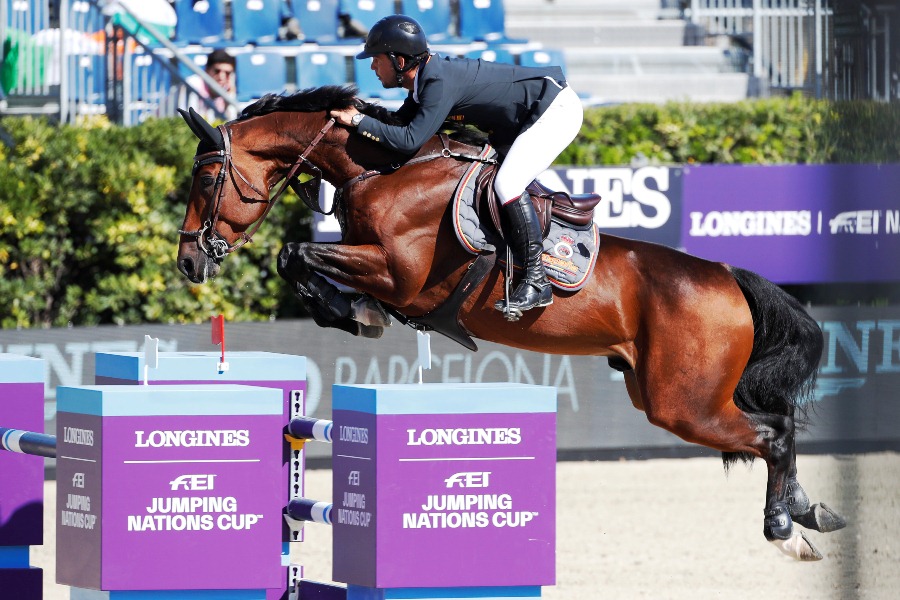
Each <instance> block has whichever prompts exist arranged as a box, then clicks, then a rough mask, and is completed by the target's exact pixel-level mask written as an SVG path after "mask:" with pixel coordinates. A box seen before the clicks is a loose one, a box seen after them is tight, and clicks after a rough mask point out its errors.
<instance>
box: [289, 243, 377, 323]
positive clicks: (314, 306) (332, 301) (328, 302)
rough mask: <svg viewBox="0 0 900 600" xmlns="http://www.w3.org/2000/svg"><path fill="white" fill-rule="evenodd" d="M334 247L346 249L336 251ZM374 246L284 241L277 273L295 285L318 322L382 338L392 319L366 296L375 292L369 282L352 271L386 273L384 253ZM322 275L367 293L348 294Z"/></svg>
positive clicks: (298, 293) (375, 302) (374, 301)
mask: <svg viewBox="0 0 900 600" xmlns="http://www.w3.org/2000/svg"><path fill="white" fill-rule="evenodd" d="M335 248H341V249H343V250H344V251H342V252H334V249H335ZM371 248H372V247H370V246H369V247H365V246H338V245H336V244H310V243H293V242H291V243H288V244H285V246H284V247H283V248H282V249H281V253H280V254H279V256H278V273H279V275H281V277H282V278H283V279H285V280H287V281H288V282H289V283H291V284H293V285H294V286H295V291H296V293H297V295H298V296H300V298H301V299H303V300H304V302H305V303H306V305H307V307H308V308H309V309H310V312H311V313H312V314H313V318H314V319H315V320H316V322H317V323H318V324H319V325H321V326H324V327H328V326H331V327H338V328H340V329H344V330H345V331H349V332H350V333H352V334H354V335H362V336H365V337H380V336H381V332H382V330H383V328H384V327H388V326H390V324H391V319H390V317H389V316H388V315H387V313H386V312H385V311H384V309H383V308H382V307H381V305H380V304H379V303H378V302H377V301H376V300H374V299H373V298H371V297H369V296H368V295H365V294H369V293H372V291H371V289H370V287H369V285H368V284H367V282H366V281H365V280H364V278H360V277H359V275H358V271H357V272H353V269H354V267H355V268H357V269H362V272H364V273H368V274H373V273H385V269H386V264H385V263H386V261H385V260H384V254H383V253H381V252H374V253H373V252H372V250H371ZM347 250H349V252H348V251H347ZM379 263H381V264H379ZM343 265H347V267H348V268H344V266H343ZM348 271H350V272H348ZM322 274H324V275H326V276H328V277H330V278H332V279H334V280H335V281H338V282H340V283H343V284H345V285H348V286H350V287H353V288H356V289H358V290H360V291H361V292H364V295H362V296H357V297H352V296H350V295H348V294H345V293H343V292H342V291H341V290H339V289H338V288H337V287H336V286H334V285H333V284H332V283H331V282H330V281H328V280H327V279H325V277H323V276H322ZM348 321H349V322H348ZM357 330H358V331H357Z"/></svg>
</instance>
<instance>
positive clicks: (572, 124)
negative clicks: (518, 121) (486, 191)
mask: <svg viewBox="0 0 900 600" xmlns="http://www.w3.org/2000/svg"><path fill="white" fill-rule="evenodd" d="M583 119H584V109H583V108H582V107H581V99H580V98H578V94H576V93H575V92H574V91H573V90H572V88H571V87H566V88H565V89H564V90H562V91H560V92H559V95H558V96H557V97H556V98H555V99H554V100H553V102H552V103H551V104H550V106H549V107H547V110H546V112H544V114H542V115H541V117H540V118H539V119H538V120H537V121H535V123H534V125H532V126H531V127H529V128H528V129H527V130H525V132H524V133H522V134H521V135H520V136H519V137H517V138H516V140H515V141H514V142H513V145H512V146H511V147H510V149H509V153H508V154H507V155H506V158H504V159H503V164H501V165H500V170H499V171H497V178H496V179H495V180H494V190H496V192H497V199H498V200H500V202H502V203H503V204H508V203H509V202H512V201H513V200H515V199H517V198H518V197H519V196H521V195H522V192H524V191H525V186H527V185H528V184H529V183H531V182H532V181H533V180H534V179H535V178H536V177H537V176H538V175H540V174H541V173H543V172H544V171H545V170H546V169H547V167H549V166H550V165H551V164H552V163H553V161H554V160H556V157H557V156H559V155H560V153H561V152H562V151H563V150H565V149H566V147H567V146H568V145H569V144H570V143H571V142H572V140H574V139H575V136H576V135H578V131H579V130H580V129H581V122H582V120H583Z"/></svg>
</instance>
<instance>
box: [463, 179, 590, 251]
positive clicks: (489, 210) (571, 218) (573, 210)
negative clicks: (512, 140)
mask: <svg viewBox="0 0 900 600" xmlns="http://www.w3.org/2000/svg"><path fill="white" fill-rule="evenodd" d="M496 177H497V166H496V165H485V167H484V168H482V169H481V172H480V173H479V174H478V177H477V179H476V181H475V194H476V201H475V207H476V212H477V213H478V217H479V219H481V220H482V222H490V223H493V225H494V229H495V230H496V231H497V233H499V234H500V237H501V238H502V237H503V224H502V221H501V214H500V208H499V207H500V203H499V202H498V201H497V197H496V194H495V192H494V179H496ZM525 191H526V192H528V194H529V195H530V196H531V203H532V204H533V205H534V212H535V213H537V217H538V222H539V223H540V225H541V231H542V232H543V236H544V237H545V238H546V237H547V234H548V233H549V232H550V221H551V218H556V219H558V220H560V221H562V222H563V223H568V224H570V225H572V226H573V227H579V228H584V227H587V226H588V225H590V224H591V223H592V222H593V220H594V208H596V206H597V204H598V203H599V202H600V196H599V195H598V194H574V195H570V194H567V193H566V192H555V191H553V190H551V189H550V188H548V187H547V186H545V185H544V184H542V183H541V182H540V181H538V180H537V179H535V180H534V181H532V182H531V183H530V184H529V185H528V187H526V188H525ZM488 215H489V216H490V218H487V217H488Z"/></svg>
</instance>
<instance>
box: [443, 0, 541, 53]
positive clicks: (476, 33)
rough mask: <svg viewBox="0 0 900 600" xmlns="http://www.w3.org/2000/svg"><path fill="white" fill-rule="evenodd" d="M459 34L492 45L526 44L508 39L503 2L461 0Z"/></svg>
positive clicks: (524, 41)
mask: <svg viewBox="0 0 900 600" xmlns="http://www.w3.org/2000/svg"><path fill="white" fill-rule="evenodd" d="M459 34H460V35H461V36H465V37H470V38H472V39H474V40H479V41H485V42H489V43H492V44H524V43H526V42H527V41H528V40H525V39H518V38H517V39H512V38H508V37H506V11H505V10H504V8H503V2H502V0H459Z"/></svg>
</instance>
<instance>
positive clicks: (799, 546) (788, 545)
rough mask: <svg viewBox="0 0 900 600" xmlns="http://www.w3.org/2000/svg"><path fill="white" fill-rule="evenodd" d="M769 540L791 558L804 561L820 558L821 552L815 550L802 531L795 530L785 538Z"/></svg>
mask: <svg viewBox="0 0 900 600" xmlns="http://www.w3.org/2000/svg"><path fill="white" fill-rule="evenodd" d="M769 541H770V542H772V543H773V544H775V546H776V547H777V548H778V549H779V550H781V551H782V552H784V553H785V554H786V555H787V556H790V557H791V558H793V559H796V560H802V561H804V562H809V561H814V560H822V553H821V552H819V551H818V550H816V547H815V546H813V545H812V542H810V541H809V540H808V539H807V538H806V536H805V535H803V532H802V531H795V532H794V534H793V535H792V536H791V537H789V538H788V539H786V540H778V539H775V540H769Z"/></svg>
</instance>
